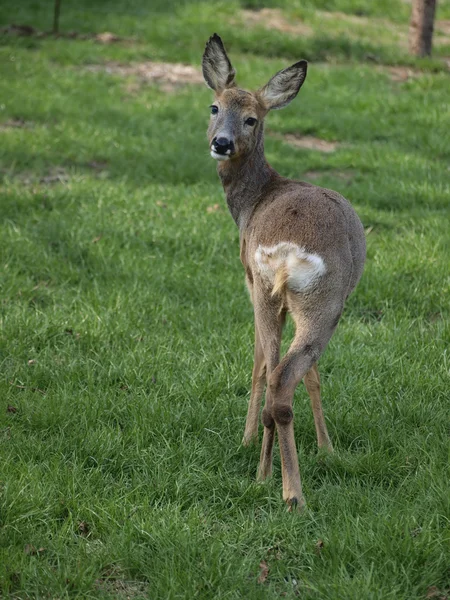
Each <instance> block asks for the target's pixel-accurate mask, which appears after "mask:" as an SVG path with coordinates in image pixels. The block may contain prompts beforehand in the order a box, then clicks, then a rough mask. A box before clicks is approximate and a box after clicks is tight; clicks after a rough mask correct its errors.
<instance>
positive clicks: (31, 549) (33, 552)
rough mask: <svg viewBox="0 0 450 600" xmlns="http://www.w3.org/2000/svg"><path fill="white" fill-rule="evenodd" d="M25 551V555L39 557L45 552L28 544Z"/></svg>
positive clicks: (43, 549)
mask: <svg viewBox="0 0 450 600" xmlns="http://www.w3.org/2000/svg"><path fill="white" fill-rule="evenodd" d="M23 551H24V552H25V554H29V555H30V556H38V555H39V554H42V553H43V552H45V548H42V547H41V548H35V547H34V546H33V544H27V545H26V546H25V548H24V549H23Z"/></svg>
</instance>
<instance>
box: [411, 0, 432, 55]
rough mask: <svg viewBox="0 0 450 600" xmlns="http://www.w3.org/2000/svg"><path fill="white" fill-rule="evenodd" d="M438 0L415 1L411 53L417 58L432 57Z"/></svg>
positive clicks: (413, 4)
mask: <svg viewBox="0 0 450 600" xmlns="http://www.w3.org/2000/svg"><path fill="white" fill-rule="evenodd" d="M436 2H437V0H413V2H412V13H411V22H410V24H409V51H410V52H411V54H414V55H415V56H430V54H431V46H432V41H433V28H434V13H435V11H436Z"/></svg>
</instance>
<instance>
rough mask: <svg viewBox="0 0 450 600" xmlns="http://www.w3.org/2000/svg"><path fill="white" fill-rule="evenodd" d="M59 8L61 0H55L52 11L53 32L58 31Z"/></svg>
mask: <svg viewBox="0 0 450 600" xmlns="http://www.w3.org/2000/svg"><path fill="white" fill-rule="evenodd" d="M60 9H61V0H55V8H54V11H53V33H59V11H60Z"/></svg>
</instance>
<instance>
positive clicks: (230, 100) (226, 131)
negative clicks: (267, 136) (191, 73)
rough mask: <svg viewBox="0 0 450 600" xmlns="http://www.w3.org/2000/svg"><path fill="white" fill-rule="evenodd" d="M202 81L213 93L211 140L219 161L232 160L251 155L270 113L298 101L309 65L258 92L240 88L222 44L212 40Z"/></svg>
mask: <svg viewBox="0 0 450 600" xmlns="http://www.w3.org/2000/svg"><path fill="white" fill-rule="evenodd" d="M202 68H203V77H204V78H205V81H206V84H207V86H208V87H210V88H211V89H212V90H213V91H214V102H213V104H212V105H211V120H210V123H209V128H208V140H209V147H210V151H211V156H212V157H213V158H215V159H216V160H233V159H236V158H238V157H244V156H246V155H249V154H251V153H252V151H253V150H254V149H255V147H256V146H257V144H258V141H259V140H260V139H261V136H262V132H263V122H264V118H265V116H266V115H267V113H268V112H269V110H272V109H277V108H283V107H284V106H286V105H287V104H289V102H291V100H293V99H294V98H295V96H296V95H297V94H298V91H299V89H300V87H301V85H302V83H303V82H304V81H305V78H306V69H307V62H306V61H305V60H301V61H300V62H297V63H295V64H294V65H292V66H291V67H288V68H287V69H283V70H282V71H279V72H278V73H276V75H274V76H273V77H272V79H271V80H270V81H269V82H268V83H267V84H266V85H265V86H264V87H262V88H261V89H259V90H258V91H257V92H247V91H245V90H241V89H239V88H238V87H237V85H236V83H235V79H234V78H235V75H236V71H235V70H234V69H233V67H232V66H231V63H230V60H229V58H228V56H227V53H226V52H225V48H224V46H223V43H222V40H221V39H220V37H219V36H218V35H217V34H216V33H215V34H214V35H213V36H212V37H210V38H209V40H208V42H207V44H206V48H205V52H204V54H203V61H202Z"/></svg>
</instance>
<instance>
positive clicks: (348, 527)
mask: <svg viewBox="0 0 450 600" xmlns="http://www.w3.org/2000/svg"><path fill="white" fill-rule="evenodd" d="M52 4H53V3H52V2H48V3H47V4H45V3H41V2H39V3H38V2H35V1H32V0H27V1H24V2H20V6H15V5H14V3H9V5H6V4H4V5H2V6H1V7H0V21H1V23H2V24H8V23H13V22H14V23H22V24H24V23H27V24H32V25H34V26H35V27H36V28H37V29H41V30H45V29H48V28H49V27H50V22H51V6H52ZM92 4H93V3H92V2H69V0H63V2H62V17H61V27H62V29H63V30H65V31H68V30H78V31H82V32H101V31H112V32H114V33H117V34H119V35H121V36H124V37H131V38H134V42H131V43H129V42H128V43H127V42H122V43H120V42H119V43H117V44H110V45H101V44H96V43H95V42H94V41H89V40H76V39H75V40H69V39H64V38H62V39H56V40H55V39H52V38H43V39H40V38H36V37H30V38H20V37H19V38H14V37H12V36H8V35H6V36H2V37H0V44H1V45H0V65H1V66H0V69H1V71H0V72H1V76H0V136H1V143H0V214H1V220H0V248H1V250H0V254H1V259H2V260H1V264H2V273H1V277H0V286H1V304H0V310H1V321H0V324H1V328H0V361H1V365H2V377H1V379H0V389H1V401H0V456H1V458H0V460H1V465H2V469H1V473H0V596H1V597H5V598H7V597H11V598H39V599H40V598H55V599H56V598H127V597H128V598H151V599H156V598H161V599H167V598H170V599H176V598H188V599H191V598H204V599H208V600H209V599H211V598H214V599H216V598H230V599H231V598H246V599H247V598H248V599H250V598H251V599H257V598H261V599H262V598H272V597H273V598H278V597H280V596H284V597H287V598H295V597H300V598H311V599H313V598H317V599H319V598H320V599H326V600H328V599H333V600H334V599H342V600H347V599H354V600H360V599H364V600H365V599H368V600H369V599H377V600H385V599H392V600H394V599H395V600H399V599H400V600H415V599H425V598H426V597H427V594H428V595H429V594H430V593H432V592H433V589H434V588H436V590H438V591H439V594H440V596H439V595H437V596H436V597H446V594H448V591H446V590H448V588H449V587H450V577H449V571H448V566H449V563H450V552H449V527H448V517H449V513H450V511H449V503H450V502H449V498H450V494H449V489H448V481H449V475H450V473H449V460H448V458H449V457H448V424H449V416H450V415H449V403H448V381H449V380H448V377H449V366H450V357H449V355H448V348H449V341H450V324H449V292H450V285H449V283H450V280H449V272H450V259H449V257H450V242H449V235H448V214H449V204H450V187H449V170H448V164H449V158H450V138H449V135H448V131H449V130H450V110H449V104H448V81H449V79H448V73H447V72H445V67H444V66H443V65H442V64H441V62H440V61H439V58H440V56H445V55H446V53H447V55H448V54H449V53H450V52H449V48H448V46H447V47H445V46H439V48H437V49H436V55H435V58H434V59H433V60H429V61H415V60H413V59H411V58H410V57H408V56H407V54H406V53H405V51H402V50H401V48H400V47H399V46H398V44H397V43H396V42H393V41H392V39H391V37H392V36H389V35H388V34H387V33H385V34H383V35H381V34H380V36H379V37H373V35H372V32H373V31H374V30H376V31H379V24H377V23H376V22H375V21H374V22H373V24H371V25H369V26H368V31H367V32H364V31H362V29H361V28H359V29H358V27H357V26H355V27H354V28H353V27H352V25H351V24H350V25H348V27H349V32H351V33H352V36H347V35H346V32H345V28H343V25H342V19H340V18H337V17H336V18H335V19H334V20H333V18H331V19H329V20H328V21H327V23H326V25H323V23H322V22H321V19H320V16H319V15H318V13H315V12H314V8H319V9H321V10H339V11H344V12H348V13H350V14H351V13H355V14H363V15H369V16H370V17H376V18H390V19H392V26H393V27H394V26H395V27H397V26H398V27H400V26H402V23H401V20H402V19H405V20H407V18H408V10H409V9H408V7H407V5H405V4H404V3H403V2H401V1H400V0H398V2H389V3H386V2H382V1H378V2H372V3H368V2H362V1H359V0H358V1H356V0H355V1H347V0H333V1H331V0H330V1H329V2H317V3H312V2H306V3H302V5H300V4H299V3H296V2H293V3H292V5H290V7H289V10H288V11H287V12H286V15H287V17H289V18H290V17H291V16H292V15H293V14H294V15H298V16H301V17H302V18H304V19H305V20H306V22H307V23H309V25H310V26H311V27H312V29H313V34H312V36H311V37H309V38H305V39H296V38H295V37H294V36H291V35H286V34H281V33H279V32H276V31H267V30H263V29H261V28H256V29H251V28H249V27H247V26H246V24H245V22H244V23H242V24H240V25H239V24H234V25H233V23H232V22H231V21H230V20H229V19H236V16H237V14H238V13H237V11H238V8H239V4H238V3H237V2H234V3H226V4H225V3H220V4H219V3H209V4H206V3H203V4H202V3H200V2H185V3H182V2H180V3H175V2H173V1H172V2H168V1H167V2H157V3H155V4H154V5H153V11H154V12H153V13H151V12H150V11H149V9H148V4H147V3H144V2H141V1H140V0H134V1H133V2H130V3H126V4H125V3H123V4H120V3H119V2H117V3H113V2H97V3H94V4H95V5H94V6H92ZM262 4H263V3H261V2H258V3H255V2H243V3H242V5H243V6H244V5H245V6H247V7H248V6H256V5H259V6H261V5H262ZM264 5H265V6H281V5H282V3H279V2H273V3H264ZM219 8H220V18H219V16H218V11H219ZM394 8H395V10H394ZM397 9H398V10H397ZM439 10H440V11H441V12H440V14H439V16H440V17H441V18H444V17H446V15H447V14H448V12H449V7H448V3H442V4H441V6H440V8H439ZM386 11H387V12H386ZM396 11H397V12H396ZM447 18H448V17H447ZM322 25H323V27H322ZM403 26H404V25H403ZM372 27H373V28H374V29H372ZM215 30H217V31H219V32H220V33H222V34H223V37H224V39H225V42H226V43H227V40H228V41H229V43H228V45H229V46H230V47H231V49H232V60H233V62H234V63H235V66H236V67H237V69H238V75H239V78H240V79H239V81H240V82H242V85H243V86H246V87H256V86H258V85H261V84H263V83H265V81H266V80H267V79H268V78H269V77H270V76H271V75H272V74H273V73H274V72H275V71H276V70H277V69H279V68H282V67H283V66H286V64H288V63H289V61H291V62H293V61H294V60H296V59H298V58H301V57H306V58H309V59H311V60H312V61H313V62H312V64H311V65H310V71H309V75H308V80H307V82H306V84H305V86H304V88H303V89H302V91H301V94H300V95H299V98H298V99H297V100H296V101H295V102H294V103H293V104H292V105H291V106H290V107H289V108H287V109H286V110H284V111H280V112H276V113H274V114H273V115H270V116H269V117H268V128H269V130H270V131H272V132H275V133H277V134H278V137H270V136H268V138H267V156H268V159H269V161H270V162H271V163H272V164H273V166H274V167H275V168H277V169H278V170H279V171H280V172H281V173H283V174H284V175H288V176H292V177H299V178H301V177H303V176H305V174H306V177H307V176H308V173H310V172H311V171H314V172H315V173H316V177H317V173H318V174H319V175H318V179H316V180H315V182H317V183H319V184H321V185H324V186H328V187H332V188H334V189H337V190H338V191H340V192H342V193H343V194H344V195H345V196H347V197H348V198H349V199H350V200H351V201H352V203H353V205H354V206H355V208H356V209H357V211H358V213H359V215H360V217H361V219H362V221H363V223H364V225H365V227H366V228H367V230H368V232H369V233H368V236H367V242H368V260H367V266H366V270H365V273H364V276H363V279H362V281H361V283H360V285H359V287H358V289H357V291H356V293H355V294H354V295H353V296H352V297H351V298H350V299H349V301H348V304H347V308H346V311H345V314H344V317H343V319H342V321H341V323H340V325H339V328H338V330H337V332H336V334H335V336H334V338H333V340H332V342H331V343H330V346H329V347H328V349H327V351H326V352H325V354H324V355H323V357H322V359H321V361H320V371H321V374H322V383H323V400H324V406H325V413H326V417H327V423H328V426H329V430H330V434H331V436H332V439H333V443H334V446H335V450H336V451H335V454H334V455H333V456H331V457H324V456H320V455H318V454H317V450H316V443H315V434H314V425H313V419H312V415H311V411H310V408H309V401H308V399H307V396H306V393H305V391H304V390H303V389H302V388H301V387H300V388H299V389H298V391H297V393H296V403H295V421H296V440H297V445H298V450H299V457H300V466H301V473H302V478H303V484H304V491H305V495H306V498H307V502H308V509H307V511H306V512H305V513H304V514H302V515H291V514H288V513H286V511H285V508H284V506H283V503H282V500H281V474H280V462H279V457H278V452H276V454H275V464H274V476H273V478H272V480H271V481H269V482H268V483H266V484H263V485H262V484H258V483H256V481H255V473H256V467H257V463H258V457H259V448H257V447H253V448H243V447H242V446H241V445H240V440H241V437H242V433H243V428H244V420H245V413H246V404H247V400H248V391H249V387H250V376H251V368H252V340H253V324H252V308H251V306H250V304H249V301H248V296H247V293H246V291H245V286H244V283H243V272H242V267H241V265H240V262H239V248H238V232H237V230H236V229H235V226H234V224H233V222H232V220H231V217H230V216H229V215H228V213H227V210H226V206H225V203H224V200H223V192H222V190H221V188H220V184H219V181H218V179H217V175H216V173H215V165H214V164H213V161H212V160H211V159H210V158H209V156H208V149H207V145H206V141H205V130H206V126H207V121H208V108H207V107H208V104H209V103H210V101H211V98H210V92H209V91H208V90H207V89H206V87H202V86H187V87H184V88H179V89H177V90H176V91H175V92H174V93H165V92H164V91H163V90H161V88H159V87H158V86H156V85H144V86H141V87H140V88H139V89H138V91H136V92H134V93H129V92H128V91H127V89H126V84H127V83H129V81H128V80H126V79H122V78H120V77H117V76H111V75H108V74H99V73H95V74H94V73H91V72H88V71H87V70H86V69H85V68H84V67H85V65H86V64H91V63H103V62H106V61H109V60H114V61H121V62H127V61H131V60H166V61H171V60H176V61H181V62H190V63H192V64H194V65H198V63H199V61H200V58H201V54H202V51H203V46H204V42H205V41H206V39H207V37H208V36H209V35H210V34H211V33H212V32H213V31H215ZM333 30H334V31H335V32H337V33H333ZM353 34H354V35H353ZM367 53H371V54H375V55H376V57H377V60H378V63H385V64H386V65H395V64H405V65H411V66H412V67H413V68H414V69H417V70H419V71H420V72H419V73H418V76H417V77H414V78H412V79H411V80H409V81H407V82H404V83H398V82H393V81H391V79H390V76H389V72H388V71H387V70H386V69H385V68H384V67H383V66H381V65H380V64H376V65H374V64H373V61H372V60H370V59H368V58H367ZM131 81H132V78H131ZM18 119H20V120H23V121H24V122H25V125H26V126H25V127H15V128H12V127H3V128H2V127H1V124H5V123H8V122H11V121H12V120H18ZM288 132H297V133H302V134H307V135H313V136H317V137H321V138H324V139H328V140H337V141H340V142H342V146H340V147H339V148H338V149H337V150H336V151H335V152H334V153H333V154H322V153H320V152H317V151H308V150H302V149H299V148H292V147H290V146H289V145H287V144H285V143H284V142H283V141H282V140H280V139H279V135H280V134H282V133H288ZM342 173H350V174H351V177H350V178H349V179H343V178H342V176H341V175H342ZM55 174H56V176H58V174H59V177H60V180H57V177H55ZM52 177H53V179H55V180H52ZM216 203H218V204H220V206H221V209H220V210H215V211H212V212H208V211H207V209H208V207H210V206H212V205H214V204H216ZM290 333H292V328H291V327H289V328H288V331H287V337H289V334H290ZM8 407H12V408H10V409H9V410H7V409H8ZM13 409H17V410H16V412H12V410H13ZM319 540H321V541H322V542H323V546H322V547H318V542H319ZM319 546H321V544H320V543H319ZM261 561H265V562H266V563H267V564H268V566H269V574H268V577H267V579H266V580H265V582H264V583H258V581H257V580H258V574H259V571H260V568H259V565H260V562H261ZM430 590H431V592H430ZM436 594H438V592H437V591H436ZM428 597H430V596H428Z"/></svg>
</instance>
